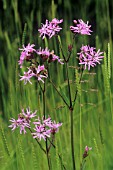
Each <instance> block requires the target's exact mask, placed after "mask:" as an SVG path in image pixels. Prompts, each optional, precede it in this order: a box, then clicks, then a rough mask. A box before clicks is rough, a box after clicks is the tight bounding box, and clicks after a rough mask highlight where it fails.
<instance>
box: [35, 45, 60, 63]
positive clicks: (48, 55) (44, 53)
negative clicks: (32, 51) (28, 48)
mask: <svg viewBox="0 0 113 170" xmlns="http://www.w3.org/2000/svg"><path fill="white" fill-rule="evenodd" d="M37 54H38V55H39V56H40V57H41V58H42V60H43V61H48V63H51V62H54V61H55V60H57V61H58V62H59V63H60V64H63V62H62V59H60V58H59V57H58V56H57V55H55V54H54V51H51V52H50V50H49V49H48V48H47V47H46V48H45V49H41V47H40V49H39V50H37Z"/></svg>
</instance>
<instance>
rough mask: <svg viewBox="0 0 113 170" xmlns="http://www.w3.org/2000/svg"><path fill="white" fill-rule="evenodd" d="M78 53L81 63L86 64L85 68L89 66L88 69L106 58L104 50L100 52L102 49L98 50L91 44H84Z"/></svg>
mask: <svg viewBox="0 0 113 170" xmlns="http://www.w3.org/2000/svg"><path fill="white" fill-rule="evenodd" d="M77 54H78V56H79V64H80V65H84V69H86V68H87V67H88V70H90V68H91V67H95V66H96V65H97V64H100V61H101V60H102V58H104V56H103V55H102V54H103V52H100V49H99V50H98V51H96V48H94V47H90V46H89V45H86V46H84V45H82V47H81V51H80V53H77Z"/></svg>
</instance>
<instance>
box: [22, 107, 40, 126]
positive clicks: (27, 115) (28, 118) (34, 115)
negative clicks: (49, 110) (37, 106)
mask: <svg viewBox="0 0 113 170" xmlns="http://www.w3.org/2000/svg"><path fill="white" fill-rule="evenodd" d="M36 112H37V110H35V112H34V113H32V111H30V107H28V108H26V112H25V111H24V109H22V115H23V116H24V118H25V119H26V121H27V122H28V123H30V119H32V118H33V117H36Z"/></svg>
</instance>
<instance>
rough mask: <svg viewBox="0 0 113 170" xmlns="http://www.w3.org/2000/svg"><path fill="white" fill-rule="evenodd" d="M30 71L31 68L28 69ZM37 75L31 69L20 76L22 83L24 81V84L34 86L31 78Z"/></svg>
mask: <svg viewBox="0 0 113 170" xmlns="http://www.w3.org/2000/svg"><path fill="white" fill-rule="evenodd" d="M28 69H29V68H28ZM34 75H35V74H34V73H33V71H32V70H31V69H29V70H28V72H24V75H23V76H20V77H21V79H20V81H22V80H24V84H27V82H29V83H30V84H32V82H31V81H30V79H31V77H33V76H34Z"/></svg>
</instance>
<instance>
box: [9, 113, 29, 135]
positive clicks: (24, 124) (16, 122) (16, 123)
mask: <svg viewBox="0 0 113 170" xmlns="http://www.w3.org/2000/svg"><path fill="white" fill-rule="evenodd" d="M9 121H10V122H12V124H11V125H9V126H8V127H10V128H12V131H14V130H15V129H16V128H18V127H20V134H22V132H24V134H25V133H26V130H25V128H26V127H27V128H30V125H29V123H28V122H27V121H26V120H25V119H24V118H23V117H20V115H19V116H18V119H17V120H15V119H13V118H12V119H11V120H9Z"/></svg>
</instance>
